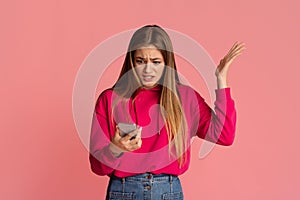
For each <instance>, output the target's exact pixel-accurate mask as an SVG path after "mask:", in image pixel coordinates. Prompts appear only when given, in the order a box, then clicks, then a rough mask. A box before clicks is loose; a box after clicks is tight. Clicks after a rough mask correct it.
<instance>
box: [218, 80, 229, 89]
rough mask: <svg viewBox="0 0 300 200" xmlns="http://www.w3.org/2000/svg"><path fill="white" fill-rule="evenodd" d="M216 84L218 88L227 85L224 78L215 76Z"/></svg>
mask: <svg viewBox="0 0 300 200" xmlns="http://www.w3.org/2000/svg"><path fill="white" fill-rule="evenodd" d="M217 86H218V89H222V88H226V87H228V85H227V80H226V79H224V78H219V77H217Z"/></svg>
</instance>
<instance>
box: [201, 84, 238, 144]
mask: <svg viewBox="0 0 300 200" xmlns="http://www.w3.org/2000/svg"><path fill="white" fill-rule="evenodd" d="M215 92H216V101H215V111H214V110H212V109H211V108H210V107H209V106H208V105H207V103H206V102H205V101H204V99H203V98H202V97H201V96H200V95H199V94H198V93H196V97H197V100H198V109H195V110H198V112H199V113H198V114H197V115H198V116H199V124H198V129H197V132H196V133H197V136H198V137H200V138H202V139H205V140H208V141H211V142H214V143H216V144H220V145H226V146H228V145H231V144H232V143H233V141H234V136H235V127H236V110H235V106H234V101H233V99H232V98H231V95H230V88H223V89H217V90H215Z"/></svg>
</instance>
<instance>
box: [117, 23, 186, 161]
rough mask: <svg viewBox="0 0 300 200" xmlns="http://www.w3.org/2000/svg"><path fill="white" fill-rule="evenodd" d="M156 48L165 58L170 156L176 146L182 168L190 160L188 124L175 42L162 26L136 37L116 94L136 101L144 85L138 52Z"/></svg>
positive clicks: (164, 96) (162, 104) (165, 111)
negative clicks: (136, 64) (179, 86)
mask: <svg viewBox="0 0 300 200" xmlns="http://www.w3.org/2000/svg"><path fill="white" fill-rule="evenodd" d="M148 45H153V46H155V47H156V48H157V49H158V50H159V51H160V52H161V53H162V55H163V59H164V63H165V68H164V71H163V74H162V77H161V79H160V81H159V84H160V85H162V91H161V96H160V112H161V115H162V116H163V119H164V122H165V125H166V130H167V133H168V138H169V155H171V154H172V151H173V150H172V149H173V147H174V146H175V151H176V157H177V158H178V162H179V164H180V166H182V164H183V163H184V162H185V161H186V148H187V134H186V131H187V123H186V119H185V116H184V112H183V108H182V105H181V100H180V96H179V93H178V90H177V87H176V85H177V84H180V81H179V77H178V73H177V69H176V64H175V58H174V53H173V46H172V42H171V40H170V38H169V36H168V34H167V33H166V31H165V30H163V29H162V28H161V27H159V26H157V25H147V26H144V27H142V28H140V29H138V30H137V31H135V33H134V34H133V36H132V38H131V40H130V43H129V46H128V50H127V53H126V56H125V60H124V63H123V67H122V70H121V72H120V75H119V78H118V80H117V83H116V84H115V85H114V86H113V88H114V91H115V92H117V93H118V95H119V96H121V98H123V99H125V100H126V99H127V100H128V99H129V98H134V96H135V93H136V89H137V88H139V87H141V86H142V83H141V81H140V80H139V78H138V75H137V73H136V71H135V68H134V64H133V63H134V54H135V51H136V50H137V49H139V48H141V47H144V46H148Z"/></svg>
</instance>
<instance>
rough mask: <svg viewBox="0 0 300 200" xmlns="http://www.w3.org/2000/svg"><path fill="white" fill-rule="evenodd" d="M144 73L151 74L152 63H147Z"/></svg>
mask: <svg viewBox="0 0 300 200" xmlns="http://www.w3.org/2000/svg"><path fill="white" fill-rule="evenodd" d="M144 72H145V73H149V72H151V63H150V62H147V63H145V66H144Z"/></svg>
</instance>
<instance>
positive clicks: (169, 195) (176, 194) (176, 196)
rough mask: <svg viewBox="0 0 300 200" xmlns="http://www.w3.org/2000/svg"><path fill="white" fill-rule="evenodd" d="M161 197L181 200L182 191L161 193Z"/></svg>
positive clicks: (164, 199)
mask: <svg viewBox="0 0 300 200" xmlns="http://www.w3.org/2000/svg"><path fill="white" fill-rule="evenodd" d="M162 199H163V200H166V199H169V200H170V199H179V200H183V193H182V192H173V193H165V194H163V195H162Z"/></svg>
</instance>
